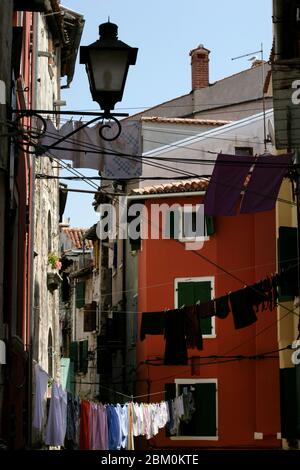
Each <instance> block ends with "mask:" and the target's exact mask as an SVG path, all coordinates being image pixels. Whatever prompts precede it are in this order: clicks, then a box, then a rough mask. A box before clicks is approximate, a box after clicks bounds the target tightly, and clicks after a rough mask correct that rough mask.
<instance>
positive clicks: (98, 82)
mask: <svg viewBox="0 0 300 470" xmlns="http://www.w3.org/2000/svg"><path fill="white" fill-rule="evenodd" d="M89 54H90V61H89V63H90V68H91V70H90V74H92V75H93V82H94V87H95V92H96V93H99V92H103V91H104V92H105V91H114V92H122V91H123V86H124V81H125V79H126V76H127V71H128V51H127V50H119V51H118V50H115V51H108V50H99V49H98V50H97V49H94V50H93V49H92V50H91V51H90V52H89Z"/></svg>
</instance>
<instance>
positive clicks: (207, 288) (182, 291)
mask: <svg viewBox="0 0 300 470" xmlns="http://www.w3.org/2000/svg"><path fill="white" fill-rule="evenodd" d="M177 296H178V307H179V308H180V307H182V306H183V305H187V306H188V305H195V304H196V303H197V302H198V301H200V302H207V301H208V300H211V283H210V281H203V282H193V281H186V282H180V283H179V284H178V292H177ZM201 330H202V334H204V335H210V334H211V331H212V322H211V318H201Z"/></svg>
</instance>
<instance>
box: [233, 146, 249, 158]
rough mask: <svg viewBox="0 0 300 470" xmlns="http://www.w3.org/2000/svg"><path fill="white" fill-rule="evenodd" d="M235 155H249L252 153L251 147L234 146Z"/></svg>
mask: <svg viewBox="0 0 300 470" xmlns="http://www.w3.org/2000/svg"><path fill="white" fill-rule="evenodd" d="M234 150H235V155H242V156H246V157H247V156H250V157H252V155H253V147H235V148H234Z"/></svg>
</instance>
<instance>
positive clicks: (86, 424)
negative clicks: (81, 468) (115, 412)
mask: <svg viewBox="0 0 300 470" xmlns="http://www.w3.org/2000/svg"><path fill="white" fill-rule="evenodd" d="M90 411H91V404H90V402H89V401H88V400H81V402H80V434H79V447H80V449H81V450H88V449H89V448H90V442H91V439H90Z"/></svg>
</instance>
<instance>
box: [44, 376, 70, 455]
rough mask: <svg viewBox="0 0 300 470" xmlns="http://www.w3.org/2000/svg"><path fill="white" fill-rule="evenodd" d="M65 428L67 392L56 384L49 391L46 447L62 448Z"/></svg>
mask: <svg viewBox="0 0 300 470" xmlns="http://www.w3.org/2000/svg"><path fill="white" fill-rule="evenodd" d="M66 427H67V392H66V391H64V390H63V389H62V387H61V386H59V385H58V384H57V383H56V382H53V384H52V389H51V400H50V407H49V415H48V421H47V426H46V432H45V443H46V444H47V445H48V446H54V447H57V446H63V445H64V441H65V435H66Z"/></svg>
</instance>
